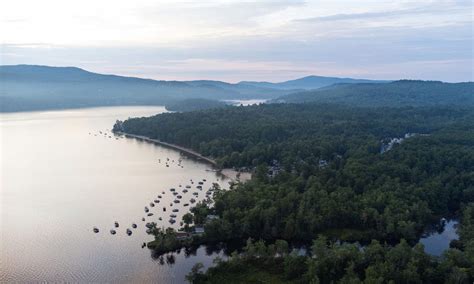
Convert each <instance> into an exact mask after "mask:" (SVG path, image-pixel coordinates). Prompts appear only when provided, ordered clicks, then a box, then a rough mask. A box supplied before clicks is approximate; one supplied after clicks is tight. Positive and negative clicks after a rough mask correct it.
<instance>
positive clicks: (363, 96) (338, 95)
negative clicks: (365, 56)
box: [276, 80, 474, 107]
mask: <svg viewBox="0 0 474 284" xmlns="http://www.w3.org/2000/svg"><path fill="white" fill-rule="evenodd" d="M276 101H279V102H288V103H302V102H319V103H342V104H347V105H355V106H367V107H378V106H390V107H401V106H435V105H464V106H465V105H474V83H473V82H466V83H443V82H437V81H413V80H400V81H394V82H390V83H384V84H367V83H362V84H350V85H349V84H339V85H333V86H330V87H326V88H321V89H318V90H313V91H306V92H299V93H294V94H289V95H285V96H282V97H280V98H278V99H277V100H276Z"/></svg>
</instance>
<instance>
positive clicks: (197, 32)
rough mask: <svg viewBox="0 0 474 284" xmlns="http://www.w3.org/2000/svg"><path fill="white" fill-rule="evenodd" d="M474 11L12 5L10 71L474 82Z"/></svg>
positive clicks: (414, 4)
mask: <svg viewBox="0 0 474 284" xmlns="http://www.w3.org/2000/svg"><path fill="white" fill-rule="evenodd" d="M473 9H474V6H473V3H472V1H456V0H446V1H435V0H433V1H424V0H418V1H395V0H391V1H386V0H374V1H369V0H357V1H356V0H345V1H339V0H328V1H319V0H318V1H299V0H294V1H231V0H222V1H221V0H219V1H217V0H216V1H206V0H205V1H177V0H170V1H165V0H162V1H157V0H154V1H151V0H133V1H132V0H81V1H73V0H42V1H37V0H5V1H2V3H1V4H0V65H10V64H39V65H52V66H77V67H81V68H84V69H86V70H89V71H93V72H98V73H107V74H118V75H127V76H137V77H145V78H153V79H161V80H192V79H212V80H223V81H228V82H238V81H241V80H254V81H272V82H277V81H284V80H289V79H294V78H299V77H304V76H308V75H320V76H337V77H353V78H371V79H424V80H442V81H448V82H458V81H473V80H474V77H473V69H474V39H473V37H474V32H473V25H474V21H473Z"/></svg>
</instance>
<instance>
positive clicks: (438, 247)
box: [420, 219, 459, 256]
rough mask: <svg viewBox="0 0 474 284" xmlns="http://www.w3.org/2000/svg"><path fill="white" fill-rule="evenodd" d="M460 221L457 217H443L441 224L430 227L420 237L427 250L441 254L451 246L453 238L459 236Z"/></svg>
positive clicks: (437, 254) (455, 238) (430, 252)
mask: <svg viewBox="0 0 474 284" xmlns="http://www.w3.org/2000/svg"><path fill="white" fill-rule="evenodd" d="M457 226H458V221H457V220H455V219H452V220H446V219H442V220H441V221H440V223H439V224H436V225H435V226H434V227H432V228H430V229H428V230H427V231H426V232H425V234H424V236H423V237H422V238H421V239H420V243H422V244H423V245H424V247H425V252H426V253H428V254H431V255H434V256H440V255H442V254H443V252H444V251H445V250H447V249H448V248H449V244H450V243H451V241H452V240H457V239H458V238H459V236H458V234H457V232H456V228H457Z"/></svg>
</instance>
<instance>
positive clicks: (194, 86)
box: [0, 65, 290, 112]
mask: <svg viewBox="0 0 474 284" xmlns="http://www.w3.org/2000/svg"><path fill="white" fill-rule="evenodd" d="M288 93H290V91H287V90H276V89H268V88H263V87H258V86H242V85H239V84H230V83H225V82H219V81H187V82H180V81H158V80H151V79H141V78H134V77H124V76H116V75H104V74H97V73H92V72H88V71H86V70H83V69H80V68H76V67H49V66H37V65H3V66H0V112H9V111H28V110H41V109H61V108H78V107H92V106H115V105H164V104H167V103H172V102H175V101H179V100H183V99H189V98H202V99H212V100H232V99H255V98H260V99H268V98H276V97H279V96H282V95H285V94H288Z"/></svg>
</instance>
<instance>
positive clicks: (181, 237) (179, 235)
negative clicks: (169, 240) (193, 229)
mask: <svg viewBox="0 0 474 284" xmlns="http://www.w3.org/2000/svg"><path fill="white" fill-rule="evenodd" d="M189 238H191V234H190V233H186V232H176V239H177V240H186V239H189Z"/></svg>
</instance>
